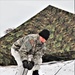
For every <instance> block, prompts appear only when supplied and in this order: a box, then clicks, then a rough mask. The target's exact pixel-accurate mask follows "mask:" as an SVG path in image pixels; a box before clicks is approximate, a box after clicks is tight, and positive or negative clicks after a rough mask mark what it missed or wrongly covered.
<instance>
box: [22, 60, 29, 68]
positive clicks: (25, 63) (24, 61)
mask: <svg viewBox="0 0 75 75" xmlns="http://www.w3.org/2000/svg"><path fill="white" fill-rule="evenodd" d="M22 63H23V67H24V68H27V69H28V61H27V60H23V61H22Z"/></svg>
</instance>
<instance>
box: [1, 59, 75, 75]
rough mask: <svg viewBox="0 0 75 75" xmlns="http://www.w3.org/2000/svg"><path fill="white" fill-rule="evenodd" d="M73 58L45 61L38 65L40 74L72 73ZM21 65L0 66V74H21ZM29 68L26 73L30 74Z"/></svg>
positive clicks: (57, 74)
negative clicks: (53, 62)
mask: <svg viewBox="0 0 75 75" xmlns="http://www.w3.org/2000/svg"><path fill="white" fill-rule="evenodd" d="M74 62H75V60H70V61H65V62H57V63H55V64H49V63H45V64H42V65H41V66H40V70H39V74H40V75H74V65H75V63H74ZM23 70H24V69H23V67H22V66H20V67H18V66H14V65H13V66H5V67H2V66H0V75H22V73H23ZM31 72H32V71H31V70H30V71H28V74H27V75H31Z"/></svg>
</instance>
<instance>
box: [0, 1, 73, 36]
mask: <svg viewBox="0 0 75 75" xmlns="http://www.w3.org/2000/svg"><path fill="white" fill-rule="evenodd" d="M48 5H52V6H55V7H57V8H60V9H63V10H66V11H68V12H70V13H74V0H65V1H64V0H0V37H1V36H4V34H5V33H4V31H5V30H6V29H8V28H16V27H18V26H20V25H21V24H22V23H24V22H25V21H27V20H28V19H30V18H31V17H33V16H34V15H36V14H37V13H38V12H40V11H41V10H43V9H44V8H46V7H47V6H48Z"/></svg>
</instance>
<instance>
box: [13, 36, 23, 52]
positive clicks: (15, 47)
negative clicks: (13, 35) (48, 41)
mask: <svg viewBox="0 0 75 75" xmlns="http://www.w3.org/2000/svg"><path fill="white" fill-rule="evenodd" d="M23 40H24V38H23V37H22V38H20V39H18V40H17V41H16V42H14V44H13V45H12V48H14V49H15V50H16V51H18V50H19V49H20V47H21V45H22V44H23Z"/></svg>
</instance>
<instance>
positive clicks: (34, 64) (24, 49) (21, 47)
mask: <svg viewBox="0 0 75 75" xmlns="http://www.w3.org/2000/svg"><path fill="white" fill-rule="evenodd" d="M49 35H50V33H49V31H48V30H47V29H44V30H42V31H41V32H40V33H39V34H29V35H27V36H25V37H22V38H20V39H19V40H17V41H16V42H15V43H14V44H13V45H12V47H11V54H12V56H13V57H14V58H15V60H16V62H17V64H18V66H23V67H24V68H27V69H28V70H31V69H32V71H33V72H32V75H39V73H38V70H39V69H40V64H41V63H42V56H43V54H44V53H45V51H46V41H47V39H48V38H49Z"/></svg>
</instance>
